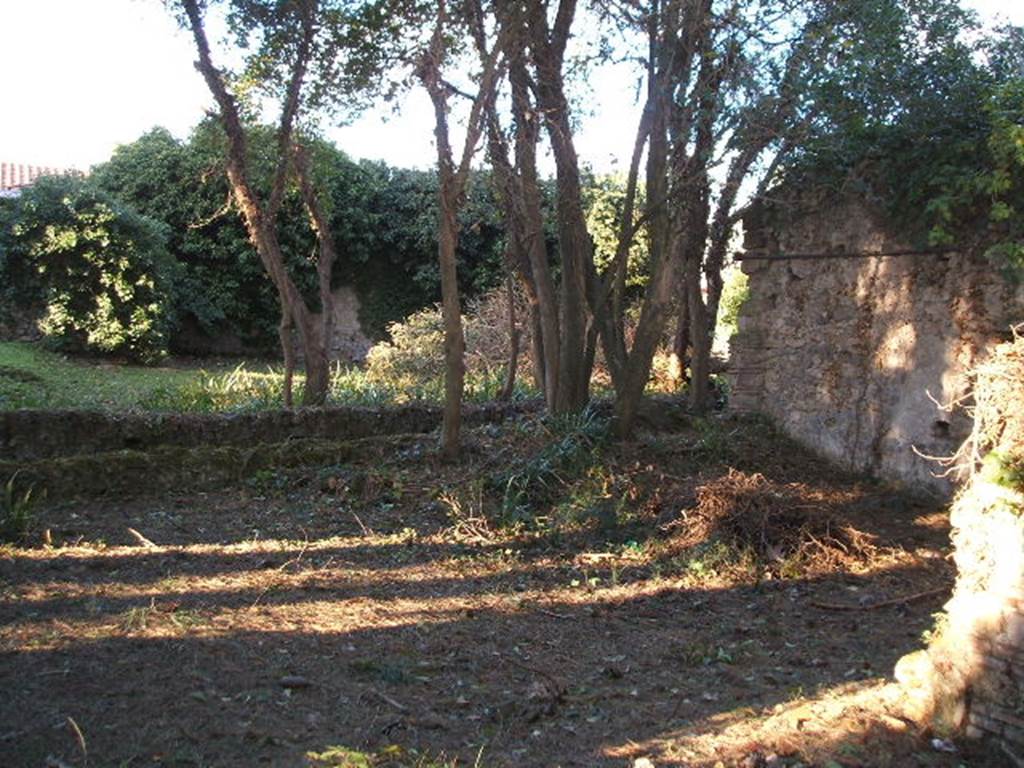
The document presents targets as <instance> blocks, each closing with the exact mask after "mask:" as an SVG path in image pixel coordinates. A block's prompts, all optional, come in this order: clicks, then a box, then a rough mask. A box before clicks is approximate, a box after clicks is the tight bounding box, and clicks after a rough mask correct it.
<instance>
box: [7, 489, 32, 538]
mask: <svg viewBox="0 0 1024 768" xmlns="http://www.w3.org/2000/svg"><path fill="white" fill-rule="evenodd" d="M17 478H18V473H17V472H15V473H14V475H12V476H11V478H10V480H8V481H7V483H6V485H4V488H3V493H2V494H0V541H3V542H6V543H9V544H20V543H22V542H23V541H24V540H25V539H26V538H27V536H28V529H29V525H30V523H31V522H32V501H33V499H32V489H31V488H30V489H29V490H27V491H25V492H24V493H18V492H17V490H16V489H15V485H14V481H15V480H17Z"/></svg>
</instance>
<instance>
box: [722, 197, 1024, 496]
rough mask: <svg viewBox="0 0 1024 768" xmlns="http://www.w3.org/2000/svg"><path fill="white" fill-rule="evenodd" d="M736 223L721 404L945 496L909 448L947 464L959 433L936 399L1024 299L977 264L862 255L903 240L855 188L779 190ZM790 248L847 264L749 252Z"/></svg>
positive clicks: (855, 463) (863, 468)
mask: <svg viewBox="0 0 1024 768" xmlns="http://www.w3.org/2000/svg"><path fill="white" fill-rule="evenodd" d="M744 224H745V230H746V241H745V247H746V254H745V259H746V260H744V261H743V262H742V266H743V269H744V271H745V272H746V273H747V274H748V275H749V277H750V298H749V300H748V301H747V303H746V304H745V305H744V307H743V309H742V311H741V313H740V319H739V333H738V335H737V336H736V337H735V338H734V340H733V344H732V349H731V356H732V360H731V371H732V386H733V392H732V396H731V403H732V407H734V408H735V409H737V410H740V411H757V412H761V413H764V414H766V415H768V416H769V417H771V418H772V419H773V420H774V421H775V422H777V424H778V425H779V426H780V427H781V428H782V429H783V430H784V431H785V432H787V433H788V434H790V435H791V436H793V437H794V438H796V439H797V440H798V441H800V442H802V443H804V444H806V445H807V446H809V447H810V448H812V449H814V450H817V451H818V452H820V453H822V454H824V455H825V456H827V457H829V458H831V459H833V460H834V461H836V462H838V463H839V464H841V465H843V466H845V467H847V468H849V469H851V470H854V471H860V472H869V473H872V474H875V475H877V476H880V477H883V478H886V479H889V480H892V481H896V482H897V483H899V484H902V485H904V486H906V487H908V488H910V489H913V490H917V491H926V492H935V493H939V494H942V495H948V494H950V493H951V492H952V489H953V479H951V478H937V477H935V472H936V465H935V463H934V462H931V461H929V460H927V459H925V458H922V457H921V456H920V455H919V453H918V452H920V453H923V454H927V455H932V456H948V455H950V454H951V453H953V452H954V451H955V450H956V449H957V447H958V446H959V445H960V444H961V443H962V441H963V439H964V438H965V437H966V435H967V433H968V432H969V431H970V420H969V417H968V416H967V415H966V414H965V413H963V412H962V411H961V412H954V413H949V412H947V411H946V410H943V409H942V408H940V406H939V405H938V404H939V403H949V402H951V401H953V400H956V399H957V398H959V397H961V396H963V395H964V394H965V393H966V392H967V372H968V371H969V370H970V368H971V367H972V366H973V365H975V364H976V363H977V362H978V361H979V360H980V359H981V358H982V357H983V356H984V355H985V354H986V351H987V350H990V349H991V348H992V347H993V346H994V345H995V344H996V343H998V342H999V341H1001V340H1005V338H1006V336H1007V333H1008V328H1009V325H1010V323H1011V322H1013V321H1015V320H1017V321H1019V320H1021V319H1024V292H1022V291H1021V290H1020V288H1019V287H1017V286H1014V285H1012V284H1010V283H1009V282H1008V281H1006V280H1005V279H1004V278H1003V277H1002V276H1001V275H1000V274H999V273H998V271H997V270H996V269H994V268H993V267H992V266H991V265H990V264H989V263H988V261H986V260H985V259H984V258H983V257H981V256H974V255H968V254H965V253H943V254H934V253H932V254H921V253H918V254H913V255H899V256H879V257H869V258H863V257H861V254H863V253H891V252H895V251H908V250H913V246H912V244H911V243H910V242H908V241H907V238H904V237H902V236H901V235H900V232H899V229H898V227H895V226H893V225H891V224H886V223H885V222H884V220H883V217H882V216H881V215H879V213H878V212H877V211H875V210H872V208H871V206H870V205H869V204H867V203H865V202H864V199H863V196H861V195H859V194H857V193H856V192H853V191H851V192H848V193H844V194H841V195H832V196H826V195H820V194H819V195H813V194H809V193H807V192H800V193H798V194H789V195H781V196H778V197H776V198H774V199H773V201H772V202H770V203H766V204H764V205H762V206H760V207H758V208H757V209H755V210H754V211H752V213H751V214H749V215H748V216H747V217H746V219H745V220H744ZM792 254H814V255H819V254H820V255H830V256H841V255H842V254H848V256H846V257H841V258H783V259H779V260H757V259H754V258H751V257H756V256H768V257H777V256H788V255H792ZM915 449H916V451H915Z"/></svg>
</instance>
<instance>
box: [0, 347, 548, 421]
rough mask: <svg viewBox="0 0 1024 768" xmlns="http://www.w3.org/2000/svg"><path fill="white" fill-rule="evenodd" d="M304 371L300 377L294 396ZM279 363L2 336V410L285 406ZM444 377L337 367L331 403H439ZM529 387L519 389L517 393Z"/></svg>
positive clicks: (491, 391)
mask: <svg viewBox="0 0 1024 768" xmlns="http://www.w3.org/2000/svg"><path fill="white" fill-rule="evenodd" d="M302 384H303V375H302V373H301V371H300V372H297V374H296V376H295V387H294V388H295V399H296V402H298V401H299V399H300V398H301V393H302ZM500 385H501V382H500V379H494V380H477V379H475V378H474V377H469V379H468V380H467V382H466V399H467V401H470V402H481V401H486V400H490V399H493V398H494V396H495V393H496V392H497V391H498V389H499V387H500ZM282 390H283V376H282V372H281V369H280V367H278V366H274V365H270V364H268V363H266V362H259V361H243V362H239V361H237V360H224V359H216V358H215V359H211V360H200V361H188V362H183V361H173V360H172V361H170V362H169V363H167V364H164V365H159V366H141V365H127V364H124V363H116V362H111V361H105V360H102V359H91V360H90V359H80V358H71V357H67V356H65V355H61V354H57V353H55V352H51V351H48V350H46V349H44V348H42V347H39V346H37V345H34V344H27V343H23V342H0V411H4V410H13V409H17V408H48V409H61V408H73V409H98V410H104V411H163V412H177V413H181V412H193V413H216V412H228V411H252V410H266V409H269V408H280V407H282V405H283V395H282ZM442 393H443V383H442V382H441V381H440V380H436V381H433V380H432V381H422V382H409V381H404V380H403V381H388V380H385V381H381V380H380V379H379V378H378V379H373V378H371V377H370V376H368V375H367V374H366V372H365V371H363V370H362V369H360V368H357V367H355V366H351V367H347V368H346V367H341V366H339V367H337V368H336V369H335V370H334V371H333V373H332V376H331V387H330V391H329V393H328V404H330V405H363V406H384V405H395V404H399V403H407V402H410V401H418V402H432V403H437V402H440V400H441V398H442V396H443V395H442ZM529 394H530V393H529V391H528V390H526V389H525V388H524V387H519V388H517V396H520V397H524V396H528V395H529Z"/></svg>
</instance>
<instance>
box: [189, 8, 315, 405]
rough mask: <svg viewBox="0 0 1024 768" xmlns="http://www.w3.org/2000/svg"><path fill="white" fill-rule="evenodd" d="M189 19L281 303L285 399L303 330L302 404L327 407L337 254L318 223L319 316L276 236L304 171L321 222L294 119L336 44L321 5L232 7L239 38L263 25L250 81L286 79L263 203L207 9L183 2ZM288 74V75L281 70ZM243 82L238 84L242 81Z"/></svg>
mask: <svg viewBox="0 0 1024 768" xmlns="http://www.w3.org/2000/svg"><path fill="white" fill-rule="evenodd" d="M180 7H181V10H182V11H183V13H184V22H185V24H186V26H187V27H188V29H189V30H190V32H191V34H192V37H193V39H194V41H195V45H196V50H197V52H198V56H199V59H198V61H197V63H196V66H197V68H198V69H199V71H200V73H201V74H202V75H203V78H204V79H205V81H206V84H207V86H208V87H209V89H210V92H211V93H212V94H213V97H214V100H215V102H216V104H217V107H218V110H219V112H218V117H219V120H220V122H221V125H222V127H223V129H224V133H225V135H226V136H227V141H228V153H227V176H228V179H229V181H230V183H231V188H232V193H233V195H234V197H235V201H236V204H237V205H238V207H239V209H240V210H241V213H242V216H243V219H244V220H245V223H246V228H247V230H248V233H249V238H250V240H251V241H252V244H253V245H254V246H255V248H256V251H257V253H258V254H259V257H260V260H261V261H262V263H263V266H264V268H265V269H266V271H267V274H268V275H269V276H270V279H271V281H272V282H273V283H274V286H275V288H276V289H277V292H278V296H279V298H280V301H281V326H280V338H281V348H282V351H283V352H284V358H285V369H286V382H287V385H286V388H285V397H286V402H287V403H288V404H290V399H291V390H290V378H291V369H292V368H293V366H294V351H293V342H292V333H293V330H297V332H298V336H299V340H300V343H301V344H302V349H303V352H304V354H305V367H306V382H305V387H304V390H303V396H302V402H303V404H304V405H322V404H323V403H324V401H325V400H326V397H327V389H328V385H329V370H330V369H329V364H328V352H327V348H328V344H329V343H330V336H329V331H330V327H331V326H330V323H331V321H332V318H333V314H334V312H333V306H332V299H331V295H332V294H331V290H330V275H331V269H332V262H333V259H334V255H335V251H334V248H333V244H332V243H331V242H328V241H325V239H324V237H323V236H324V235H325V234H327V233H328V232H329V229H326V228H320V227H319V226H317V225H316V224H314V226H315V228H316V231H317V233H318V235H319V240H320V248H321V250H320V257H319V258H320V263H319V266H318V270H317V272H318V278H319V284H320V292H319V294H320V313H319V317H317V315H316V314H315V313H314V311H313V310H312V309H311V308H310V307H309V306H308V305H307V303H306V300H305V298H304V297H303V295H302V293H301V291H300V290H299V289H298V287H297V286H296V284H295V282H294V280H293V279H292V277H291V275H290V274H289V272H288V270H287V268H286V267H285V261H284V256H283V254H282V251H281V246H280V242H279V239H278V230H277V217H278V214H279V213H280V210H281V204H282V200H283V198H284V193H285V186H286V184H287V183H288V180H289V177H290V174H291V173H293V172H296V170H297V172H298V175H299V177H300V184H301V186H302V189H303V200H304V202H305V203H306V206H307V208H308V209H309V212H310V218H311V219H312V220H313V221H314V223H315V222H317V221H318V220H321V219H322V211H321V210H320V206H319V203H318V199H317V194H318V193H317V192H316V191H315V190H314V189H313V188H312V186H311V185H310V184H309V178H308V173H305V172H304V168H305V164H304V162H303V160H302V157H303V151H304V150H303V149H302V148H301V145H300V144H299V143H298V142H297V141H296V131H295V128H296V121H297V120H298V118H299V116H300V113H301V111H302V109H303V108H304V107H307V106H308V105H307V104H305V103H304V99H303V97H304V95H305V94H304V86H305V85H306V75H307V70H308V69H309V67H310V65H311V63H313V62H315V61H317V60H320V59H326V60H330V58H331V55H332V53H331V45H330V44H329V42H327V41H325V40H324V38H323V37H322V36H321V35H320V34H319V33H320V32H321V30H322V27H321V21H322V18H321V8H320V5H319V2H317V0H297V1H296V2H294V3H286V4H281V5H278V4H276V3H259V2H254V3H238V4H236V5H234V6H232V10H233V11H234V13H235V16H234V19H235V25H236V29H237V30H238V31H239V32H240V33H246V32H251V31H252V30H253V29H254V28H257V27H258V28H259V30H260V32H261V45H260V48H259V50H258V52H257V55H256V56H254V57H253V58H252V60H251V62H250V63H251V64H252V66H251V67H250V72H249V74H250V76H251V77H254V78H255V77H259V78H261V82H262V83H263V84H264V85H265V86H266V87H267V88H268V89H269V90H271V91H274V90H275V89H274V86H275V84H276V83H277V82H278V78H279V77H280V78H282V83H281V87H280V89H279V90H280V96H281V114H280V120H279V123H278V126H277V136H276V139H277V147H276V169H275V172H274V175H273V181H272V183H271V187H270V192H269V194H268V195H267V196H266V198H265V199H261V197H260V195H259V194H258V193H257V190H256V188H255V186H254V184H253V182H252V178H251V176H252V173H251V167H250V158H249V153H248V148H247V141H246V134H245V129H244V125H243V121H242V113H241V110H240V107H239V101H238V99H237V97H236V95H235V94H234V93H232V91H231V90H229V85H228V80H227V78H226V77H225V75H224V74H223V73H222V72H221V71H220V70H219V69H217V67H216V66H215V65H214V62H213V58H212V53H211V51H210V45H209V42H208V41H207V37H206V30H205V26H204V18H203V12H202V10H201V8H200V5H199V2H198V0H181V2H180ZM282 72H284V73H285V74H284V75H281V73H282ZM236 82H237V81H236Z"/></svg>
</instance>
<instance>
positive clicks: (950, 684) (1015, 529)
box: [896, 328, 1024, 765]
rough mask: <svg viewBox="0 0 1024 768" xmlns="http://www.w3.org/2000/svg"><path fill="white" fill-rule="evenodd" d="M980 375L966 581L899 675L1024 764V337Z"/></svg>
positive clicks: (956, 547)
mask: <svg viewBox="0 0 1024 768" xmlns="http://www.w3.org/2000/svg"><path fill="white" fill-rule="evenodd" d="M1021 330H1024V328H1022V329H1021ZM974 383H975V390H974V398H973V400H972V402H973V405H972V410H973V412H974V414H975V430H974V433H973V435H972V439H971V440H970V441H969V442H968V443H967V444H966V445H965V449H966V450H965V451H963V452H962V453H961V456H960V459H959V460H960V461H961V462H964V463H966V464H967V465H968V466H970V467H971V468H972V470H973V471H972V473H971V477H970V480H969V482H968V483H967V485H966V486H965V487H964V489H963V490H962V492H961V493H960V494H959V495H958V496H957V499H956V501H955V502H954V504H953V508H952V513H951V515H950V523H951V525H952V527H953V536H952V540H953V553H954V558H955V561H956V566H957V581H956V586H955V589H954V591H953V597H952V598H951V599H950V600H949V602H947V603H946V605H945V610H944V613H943V614H941V615H940V619H939V622H938V624H937V628H936V631H935V632H934V633H933V636H932V638H931V642H930V643H929V645H928V647H927V649H925V650H921V651H918V652H916V653H913V654H910V655H909V656H906V657H904V658H903V659H901V660H900V662H899V664H898V665H897V667H896V678H897V680H899V682H900V683H901V684H902V685H903V687H904V689H905V691H906V692H907V697H908V700H909V703H910V704H911V706H910V707H909V713H910V714H911V715H912V716H913V717H915V718H917V719H919V720H922V721H926V722H929V723H930V724H931V725H932V726H933V727H934V728H935V729H936V730H937V731H939V732H947V733H961V732H962V733H964V734H965V735H967V736H969V737H973V738H987V739H991V740H994V741H996V742H997V743H998V744H1000V745H1001V746H1002V748H1003V751H1005V752H1006V753H1007V754H1008V756H1010V757H1011V761H1012V762H1014V763H1015V764H1016V765H1021V764H1022V762H1024V761H1022V759H1021V757H1022V756H1024V339H1021V338H1018V339H1016V340H1015V342H1013V343H1007V344H1003V345H1000V346H999V347H997V348H996V349H995V350H994V351H993V353H992V355H991V357H990V359H989V360H987V361H986V362H985V363H984V364H983V365H982V366H981V367H980V368H979V370H978V371H977V373H976V376H975V382H974ZM982 457H984V458H982Z"/></svg>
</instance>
